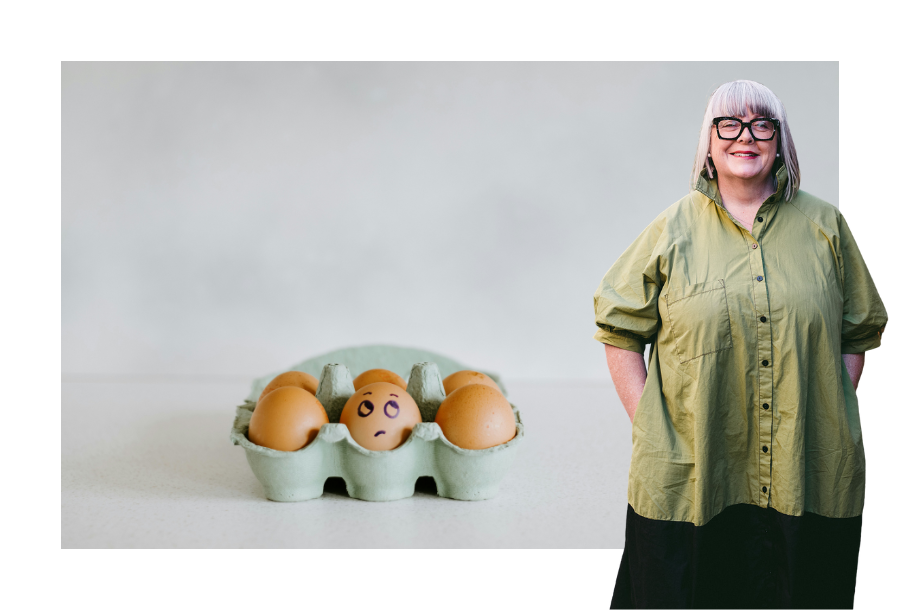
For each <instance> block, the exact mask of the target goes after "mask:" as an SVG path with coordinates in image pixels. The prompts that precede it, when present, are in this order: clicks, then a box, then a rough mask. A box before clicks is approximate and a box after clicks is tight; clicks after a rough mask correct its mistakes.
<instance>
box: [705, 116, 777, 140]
mask: <svg viewBox="0 0 900 610" xmlns="http://www.w3.org/2000/svg"><path fill="white" fill-rule="evenodd" d="M742 127H743V124H742V123H741V122H740V121H735V120H732V119H725V120H724V121H719V125H718V128H719V134H720V135H721V136H722V137H723V138H737V137H738V134H739V133H740V132H741V128H742ZM750 132H751V133H752V134H753V137H754V138H756V139H757V140H770V139H771V138H772V137H773V136H774V135H775V123H773V122H772V121H765V120H760V121H751V122H750Z"/></svg>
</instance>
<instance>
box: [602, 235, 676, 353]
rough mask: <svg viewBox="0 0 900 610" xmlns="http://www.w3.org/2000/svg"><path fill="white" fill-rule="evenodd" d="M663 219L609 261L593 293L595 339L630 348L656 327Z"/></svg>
mask: <svg viewBox="0 0 900 610" xmlns="http://www.w3.org/2000/svg"><path fill="white" fill-rule="evenodd" d="M664 223H665V221H664V220H663V219H661V218H658V219H657V220H656V221H655V222H654V223H653V224H651V225H650V226H649V227H647V228H646V229H644V231H643V232H642V233H641V234H640V235H639V236H638V238H637V239H636V240H635V241H634V243H632V244H631V245H630V246H629V247H628V249H627V250H625V252H624V253H623V254H622V256H620V257H619V259H618V260H617V261H616V262H615V263H614V264H613V266H612V267H611V268H610V270H609V271H608V272H607V273H606V275H605V276H604V277H603V282H602V283H601V284H600V287H599V288H597V291H596V292H595V293H594V315H595V322H596V324H597V328H598V330H597V332H596V333H595V334H594V338H595V339H596V340H597V341H600V342H602V343H606V344H607V345H612V346H614V347H620V348H622V349H627V350H629V351H632V352H639V353H643V351H644V346H645V345H646V344H647V343H648V342H649V341H650V340H651V339H652V338H653V336H654V335H655V334H656V333H657V331H658V330H659V310H658V307H657V300H658V298H659V292H660V287H661V286H660V284H661V280H660V273H659V256H658V254H657V252H658V246H659V241H660V238H661V235H662V233H663V226H664Z"/></svg>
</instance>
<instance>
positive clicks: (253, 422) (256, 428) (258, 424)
mask: <svg viewBox="0 0 900 610" xmlns="http://www.w3.org/2000/svg"><path fill="white" fill-rule="evenodd" d="M327 423H328V415H326V414H325V408H324V407H323V406H322V403H320V402H319V401H318V400H316V397H315V396H313V395H312V394H310V393H309V392H307V391H306V390H304V389H303V388H298V387H296V386H284V387H281V388H275V389H274V390H272V391H271V392H269V393H268V394H267V395H266V397H265V398H263V399H262V400H260V401H259V402H258V403H256V409H254V410H253V415H251V416H250V429H249V430H248V432H247V438H248V439H250V442H251V443H255V444H257V445H259V446H261V447H268V448H269V449H278V450H279V451H296V450H298V449H302V448H303V447H306V446H307V445H308V444H310V443H311V442H312V441H313V439H314V438H316V435H317V434H318V433H319V428H321V427H322V426H323V425H325V424H327Z"/></svg>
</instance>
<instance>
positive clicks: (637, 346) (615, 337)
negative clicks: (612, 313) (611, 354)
mask: <svg viewBox="0 0 900 610" xmlns="http://www.w3.org/2000/svg"><path fill="white" fill-rule="evenodd" d="M594 339H596V340H597V341H600V342H601V343H606V344H607V345H612V346H613V347H620V348H622V349H627V350H628V351H629V352H637V353H639V354H643V353H644V345H645V344H646V341H644V340H643V338H640V337H639V336H638V335H635V334H633V333H629V332H627V331H618V332H612V331H610V330H607V329H605V328H600V329H597V332H596V333H594Z"/></svg>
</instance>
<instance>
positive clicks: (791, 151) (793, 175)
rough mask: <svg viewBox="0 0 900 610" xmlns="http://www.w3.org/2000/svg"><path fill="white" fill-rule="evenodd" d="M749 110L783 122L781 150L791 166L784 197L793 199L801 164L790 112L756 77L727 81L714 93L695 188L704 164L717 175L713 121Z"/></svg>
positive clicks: (699, 152)
mask: <svg viewBox="0 0 900 610" xmlns="http://www.w3.org/2000/svg"><path fill="white" fill-rule="evenodd" d="M748 110H749V111H750V112H752V113H754V114H758V115H762V116H767V117H771V118H773V119H778V121H779V122H780V123H781V128H780V129H779V131H778V152H779V153H780V154H781V159H782V160H783V161H784V165H785V168H786V169H787V186H786V187H785V191H784V196H785V200H786V201H790V200H791V199H792V198H793V197H794V195H796V194H797V190H799V188H800V164H799V163H798V162H797V150H796V149H795V148H794V139H793V138H792V137H791V129H790V127H788V121H787V113H786V112H785V110H784V105H783V104H782V103H781V100H779V99H778V97H777V96H776V95H775V94H774V93H772V90H771V89H769V88H768V87H766V86H765V85H762V84H760V83H757V82H755V81H752V80H736V81H732V82H730V83H725V84H724V85H722V86H720V87H719V88H718V89H716V90H715V91H714V92H713V94H712V95H711V96H710V98H709V103H708V104H707V105H706V112H705V113H704V114H703V125H702V126H701V127H700V143H699V145H698V146H697V156H696V157H694V169H693V171H692V172H691V189H693V188H695V186H696V185H697V179H698V178H699V177H700V172H701V171H702V170H703V168H704V167H705V168H706V175H707V176H710V177H714V176H715V174H714V171H715V168H714V167H713V166H712V163H710V159H709V157H708V155H709V146H710V144H709V141H710V138H711V137H712V132H713V123H712V120H713V119H714V118H715V117H719V116H733V117H741V116H744V114H746V112H747V111H748Z"/></svg>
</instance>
